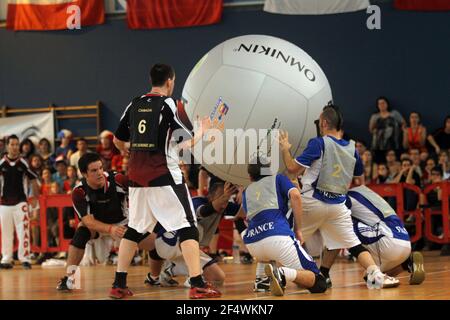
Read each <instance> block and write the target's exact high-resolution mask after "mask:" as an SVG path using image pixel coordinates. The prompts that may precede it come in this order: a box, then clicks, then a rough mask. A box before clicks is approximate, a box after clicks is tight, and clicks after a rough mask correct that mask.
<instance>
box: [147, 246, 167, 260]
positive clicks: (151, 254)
mask: <svg viewBox="0 0 450 320" xmlns="http://www.w3.org/2000/svg"><path fill="white" fill-rule="evenodd" d="M148 256H149V257H150V258H152V259H153V260H164V259H163V258H161V257H160V256H159V254H158V252H157V251H156V249H153V250H152V251H150V252H149V253H148Z"/></svg>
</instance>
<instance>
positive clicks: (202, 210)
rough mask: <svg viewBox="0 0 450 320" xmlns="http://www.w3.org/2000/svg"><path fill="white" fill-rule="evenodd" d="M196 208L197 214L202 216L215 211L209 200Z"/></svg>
mask: <svg viewBox="0 0 450 320" xmlns="http://www.w3.org/2000/svg"><path fill="white" fill-rule="evenodd" d="M197 210H198V211H197V212H198V214H199V215H200V216H201V217H203V218H204V217H208V216H210V215H212V214H214V213H215V212H216V210H215V209H214V207H213V205H212V203H211V202H208V203H207V204H204V205H202V206H200V207H199V208H198V209H197Z"/></svg>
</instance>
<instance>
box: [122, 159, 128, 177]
mask: <svg viewBox="0 0 450 320" xmlns="http://www.w3.org/2000/svg"><path fill="white" fill-rule="evenodd" d="M129 161H130V157H129V156H128V155H126V156H124V157H123V159H122V173H123V174H124V175H127V174H128V162H129Z"/></svg>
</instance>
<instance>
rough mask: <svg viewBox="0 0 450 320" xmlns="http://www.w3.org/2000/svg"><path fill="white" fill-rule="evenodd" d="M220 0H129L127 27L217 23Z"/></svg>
mask: <svg viewBox="0 0 450 320" xmlns="http://www.w3.org/2000/svg"><path fill="white" fill-rule="evenodd" d="M222 4H223V3H222V0H128V2H127V19H128V27H129V28H130V29H162V28H178V27H190V26H200V25H207V24H213V23H218V22H219V21H220V19H221V18H222Z"/></svg>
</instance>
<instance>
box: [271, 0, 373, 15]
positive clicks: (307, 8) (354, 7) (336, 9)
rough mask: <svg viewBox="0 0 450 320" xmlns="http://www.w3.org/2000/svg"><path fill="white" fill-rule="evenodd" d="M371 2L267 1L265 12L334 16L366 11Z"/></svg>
mask: <svg viewBox="0 0 450 320" xmlns="http://www.w3.org/2000/svg"><path fill="white" fill-rule="evenodd" d="M368 6H370V2H369V0H266V2H265V4H264V11H267V12H271V13H280V14H333V13H343V12H352V11H358V10H366V9H367V7H368Z"/></svg>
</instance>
